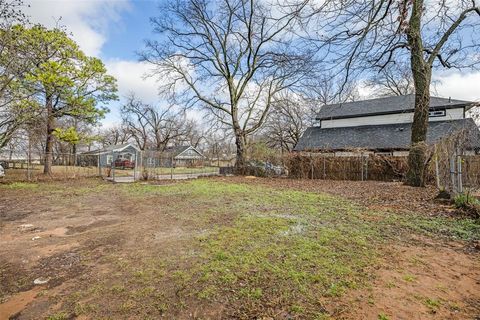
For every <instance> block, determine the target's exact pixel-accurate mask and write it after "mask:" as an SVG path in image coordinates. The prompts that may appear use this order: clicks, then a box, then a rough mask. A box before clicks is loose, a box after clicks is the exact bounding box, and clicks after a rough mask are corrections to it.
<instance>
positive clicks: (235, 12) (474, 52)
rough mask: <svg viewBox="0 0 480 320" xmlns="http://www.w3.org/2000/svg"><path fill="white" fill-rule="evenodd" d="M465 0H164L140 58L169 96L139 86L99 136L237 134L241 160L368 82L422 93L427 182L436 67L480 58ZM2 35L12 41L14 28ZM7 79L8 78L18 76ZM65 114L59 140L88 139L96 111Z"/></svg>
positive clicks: (417, 166) (288, 139)
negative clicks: (193, 113) (142, 92)
mask: <svg viewBox="0 0 480 320" xmlns="http://www.w3.org/2000/svg"><path fill="white" fill-rule="evenodd" d="M7 3H8V4H12V3H13V4H14V5H13V7H12V6H10V7H9V6H7V5H5V4H7ZM20 3H21V2H20V1H17V2H16V3H15V2H12V1H3V2H0V4H2V6H4V7H5V8H6V11H4V12H10V13H9V15H10V16H11V17H12V18H11V19H10V20H9V21H12V19H13V20H15V21H18V20H19V19H21V15H19V14H21V12H20V11H18V8H19V7H18V5H19V4H20ZM454 4H455V5H449V4H447V3H445V2H440V3H438V2H433V1H426V0H422V1H409V0H400V1H394V0H380V1H375V2H372V1H367V0H346V1H341V2H340V1H333V0H327V1H322V2H317V1H311V0H289V1H282V2H281V3H278V2H268V1H253V0H220V1H213V0H174V1H168V2H165V3H164V4H162V5H161V7H160V8H159V11H158V12H159V14H158V16H156V17H154V18H152V19H151V22H152V26H153V31H154V33H155V34H156V35H157V36H155V37H153V38H152V39H150V40H148V41H147V42H146V47H145V49H144V50H143V51H142V52H141V53H140V59H141V60H143V61H146V62H148V63H150V65H151V66H152V72H151V73H150V74H149V75H150V76H152V77H155V79H157V81H158V87H159V94H160V97H161V98H163V99H164V101H166V103H164V104H163V105H164V107H160V106H153V105H151V104H147V103H144V102H142V101H140V100H139V99H138V98H136V97H135V96H130V97H128V98H127V99H126V102H125V103H124V105H123V106H122V109H121V112H122V122H121V124H118V125H115V126H114V127H111V128H108V129H105V130H103V131H102V132H100V133H97V138H98V139H97V140H98V141H100V142H101V143H103V144H118V143H124V142H132V141H133V142H135V143H136V144H137V145H138V146H139V148H140V149H155V150H159V151H161V150H164V149H165V148H166V147H167V146H169V145H178V144H187V143H188V144H192V145H195V146H199V145H202V144H205V145H209V146H210V147H211V150H214V151H212V153H217V154H220V153H222V154H226V153H228V152H230V147H227V144H228V143H219V137H223V138H221V139H223V140H222V142H225V141H229V143H230V141H232V142H233V143H234V145H235V153H236V166H237V168H242V166H244V165H245V161H246V159H247V157H248V155H247V153H248V145H249V144H250V143H251V141H254V140H255V141H258V140H259V139H260V140H263V141H265V143H266V144H267V145H268V146H270V147H272V148H278V149H280V150H282V151H287V152H288V151H291V150H292V149H293V147H294V146H295V144H296V142H297V141H298V139H299V137H300V136H301V134H302V132H303V130H304V129H305V128H306V127H307V126H309V125H312V119H313V118H314V115H315V113H316V112H317V111H318V109H319V108H320V107H321V105H324V104H330V103H336V102H342V101H353V100H356V99H358V98H359V96H358V87H359V86H360V85H362V86H366V87H367V88H369V89H370V90H371V91H372V92H373V94H374V95H375V96H386V95H404V94H410V93H415V96H416V99H415V116H414V122H413V126H412V128H413V130H412V152H410V160H409V164H410V166H409V167H410V172H409V183H410V184H412V185H422V184H423V172H424V167H425V164H426V161H427V159H426V157H425V152H424V148H425V138H426V132H427V129H428V106H429V98H430V90H431V83H432V73H433V71H434V70H435V69H436V68H440V67H443V68H458V69H465V68H467V69H468V68H477V67H478V65H479V60H480V59H478V50H479V48H480V47H479V45H480V42H479V37H475V36H474V35H475V30H476V29H477V28H478V26H479V25H480V24H479V21H480V19H479V16H480V9H479V7H478V5H477V3H476V1H472V0H469V1H467V0H458V1H454ZM15 5H16V6H15ZM9 8H10V9H9ZM11 8H15V9H11ZM8 10H10V11H8ZM5 21H6V20H5ZM3 29H5V30H7V28H3ZM466 34H468V35H473V36H470V37H465V35H466ZM2 39H3V40H4V42H2V44H3V45H4V47H6V48H7V47H8V46H7V44H8V41H7V40H8V36H7V35H6V34H4V35H3V38H2ZM0 49H1V48H0ZM2 57H3V58H2V59H6V58H7V57H8V56H7V55H4V56H2ZM9 65H13V64H9V63H8V61H6V62H4V61H2V66H3V71H4V73H5V75H6V74H10V73H8V72H7V70H8V66H9ZM20 66H21V65H20ZM2 79H3V80H4V81H7V82H8V77H4V78H2ZM9 88H11V87H9ZM44 91H45V90H44ZM11 92H14V93H15V94H19V93H22V91H21V90H12V91H11ZM44 93H45V92H44ZM46 93H48V92H46ZM0 94H2V96H1V97H0V98H1V100H2V102H4V101H7V97H8V95H6V94H4V93H3V91H1V90H0ZM80 96H81V95H80ZM47 97H48V95H47ZM59 97H62V96H59ZM98 98H102V96H99V97H98ZM105 98H107V96H105ZM110 98H113V95H111V96H110ZM43 102H49V100H48V99H47V100H46V101H43ZM50 102H51V101H50ZM7 104H8V105H9V107H10V108H11V106H13V104H11V103H7ZM46 105H47V107H48V103H46ZM64 105H65V106H66V107H68V105H67V104H64ZM191 109H196V110H201V111H202V112H203V114H204V119H203V122H204V123H199V122H198V121H193V120H189V119H188V118H187V117H186V111H187V110H191ZM47 111H48V108H47ZM0 112H4V113H0V135H3V137H5V138H4V139H2V140H1V141H4V142H3V143H7V140H8V139H11V138H8V137H9V136H7V135H6V134H10V133H11V132H14V131H15V130H12V129H9V128H11V126H15V125H16V124H17V123H18V119H24V117H21V116H20V115H19V114H18V113H15V112H12V110H11V109H8V108H4V107H2V108H0ZM64 115H66V116H67V117H66V118H64V119H61V121H60V119H59V121H58V123H57V124H56V125H58V126H60V129H59V130H58V131H57V132H56V134H57V140H58V139H60V138H59V137H61V136H63V137H64V142H65V141H67V142H68V141H72V139H73V138H79V137H80V136H82V135H78V134H77V135H76V136H75V137H73V138H72V137H71V136H68V133H69V132H70V131H68V130H69V128H75V130H77V131H81V127H85V126H89V125H91V123H92V121H86V120H88V116H89V114H88V112H86V113H84V117H83V118H84V119H82V117H77V118H78V119H73V118H71V117H70V116H69V114H68V112H67V113H62V116H64ZM99 115H101V112H99V113H94V114H91V115H90V116H93V118H95V117H97V118H98V116H99ZM9 117H10V118H9ZM91 118H92V117H91ZM93 118H92V119H93ZM12 119H14V120H15V121H13V122H12V121H11V120H12ZM47 120H48V118H47ZM72 121H73V123H72ZM82 121H83V122H82ZM205 123H207V124H205ZM46 124H47V125H48V126H49V129H48V130H47V131H48V134H47V137H48V136H49V135H50V134H51V133H52V132H54V131H55V129H54V128H53V127H52V125H53V122H52V123H51V124H49V122H48V121H47V123H46ZM9 126H10V127H9ZM61 126H63V127H64V128H63V129H62V128H61ZM67 126H69V127H67ZM62 130H63V131H62ZM87 131H88V130H87ZM2 132H3V133H2ZM83 136H85V137H86V136H87V135H86V134H85V135H83ZM50 137H51V136H50ZM47 140H48V139H47ZM50 140H51V139H50ZM60 140H61V139H60ZM73 140H74V139H73ZM84 140H85V142H89V140H91V139H87V138H85V139H84ZM48 144H49V141H47V144H46V146H45V147H46V148H47V149H48V148H49V147H48ZM75 145H76V144H75V143H72V145H71V147H72V148H74V147H75ZM220 145H223V147H224V150H223V151H222V152H219V151H218V149H219V146H220ZM215 150H216V151H215ZM227 150H228V151H227ZM47 153H48V152H47Z"/></svg>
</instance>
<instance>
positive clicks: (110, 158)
mask: <svg viewBox="0 0 480 320" xmlns="http://www.w3.org/2000/svg"><path fill="white" fill-rule="evenodd" d="M139 153H140V150H139V149H138V148H137V147H135V146H134V145H133V144H131V143H126V144H116V145H110V146H106V147H105V148H102V149H98V150H93V151H88V152H84V153H82V155H85V156H86V155H92V156H98V159H99V161H100V166H101V167H112V166H113V164H114V165H115V167H116V168H123V169H127V168H128V169H133V168H135V163H136V161H137V158H138V157H139ZM80 159H85V157H81V158H80ZM80 161H81V160H80Z"/></svg>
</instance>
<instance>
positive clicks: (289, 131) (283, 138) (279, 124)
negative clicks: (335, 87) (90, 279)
mask: <svg viewBox="0 0 480 320" xmlns="http://www.w3.org/2000/svg"><path fill="white" fill-rule="evenodd" d="M313 118H314V113H312V108H311V107H310V105H309V103H308V100H306V99H305V98H304V97H301V96H296V95H293V94H284V95H282V97H281V98H279V99H277V101H276V102H275V104H274V105H273V107H272V110H271V112H270V115H269V117H268V120H267V122H266V123H265V128H264V129H263V130H262V135H263V136H264V139H265V141H266V143H267V145H268V146H270V147H272V148H277V149H280V150H281V151H286V152H290V151H292V150H293V148H294V147H295V145H296V144H297V142H298V140H299V139H300V137H301V135H302V134H303V131H304V130H305V129H306V127H307V126H308V125H309V124H310V123H311V119H313Z"/></svg>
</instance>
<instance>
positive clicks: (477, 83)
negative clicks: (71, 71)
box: [25, 0, 480, 126]
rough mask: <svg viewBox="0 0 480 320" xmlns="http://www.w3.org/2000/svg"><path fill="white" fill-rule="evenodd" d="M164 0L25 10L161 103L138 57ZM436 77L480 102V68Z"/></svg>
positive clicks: (50, 2)
mask: <svg viewBox="0 0 480 320" xmlns="http://www.w3.org/2000/svg"><path fill="white" fill-rule="evenodd" d="M161 1H168V0H135V1H133V0H27V1H25V3H26V4H29V5H30V8H28V9H26V10H25V11H26V13H27V14H28V15H29V16H30V20H31V21H32V22H34V23H41V24H43V25H45V26H47V27H54V26H55V25H57V24H60V25H63V26H65V27H66V28H67V29H68V31H70V32H71V33H72V35H73V38H74V40H75V41H77V43H78V44H79V45H80V47H81V48H82V49H83V51H84V52H85V53H86V54H88V55H91V56H96V57H99V58H101V59H102V60H103V62H104V63H105V64H106V66H107V68H108V70H109V73H110V74H111V75H113V76H114V77H116V78H117V80H118V86H119V95H120V96H125V95H127V94H128V93H129V92H135V93H136V94H137V96H139V97H140V98H142V99H144V100H145V101H146V102H152V103H155V102H159V101H158V97H157V90H156V85H155V81H154V80H153V79H144V78H143V75H144V74H145V72H147V71H148V68H149V67H148V66H147V65H144V64H142V63H140V62H138V58H137V56H136V53H135V52H136V51H138V50H141V49H142V48H143V43H144V40H145V39H148V38H151V37H152V36H153V34H152V32H151V29H152V28H151V26H150V22H149V18H150V17H152V16H155V14H156V12H157V7H158V4H159V3H160V2H161ZM434 78H435V79H436V80H439V81H440V84H438V85H437V91H438V94H439V95H440V96H443V97H452V98H455V99H464V100H470V101H480V72H459V71H457V70H442V71H439V72H436V73H434ZM120 105H121V101H118V102H114V103H111V104H110V106H109V107H110V110H111V112H110V113H109V114H108V115H107V117H106V118H105V119H104V120H103V123H104V125H106V126H108V125H111V124H113V123H115V122H118V121H119V118H120V117H119V107H120Z"/></svg>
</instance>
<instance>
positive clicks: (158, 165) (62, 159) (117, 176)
mask: <svg viewBox="0 0 480 320" xmlns="http://www.w3.org/2000/svg"><path fill="white" fill-rule="evenodd" d="M45 160H46V156H45V154H39V153H28V152H23V153H22V152H14V151H11V150H3V151H2V152H1V153H0V165H1V166H2V167H3V168H4V173H5V174H4V176H3V177H2V178H1V179H2V180H3V181H36V180H42V179H71V178H81V177H102V178H104V179H106V180H110V181H114V182H133V181H138V180H165V179H189V178H197V177H202V176H212V175H218V174H219V162H218V161H210V160H209V159H207V158H206V157H204V156H203V155H195V154H194V155H188V154H185V155H177V154H174V153H170V152H159V151H138V150H137V149H135V148H129V147H127V148H123V149H121V150H115V149H113V150H107V151H105V150H101V151H92V152H84V153H79V154H71V153H52V166H51V169H50V173H49V174H47V175H46V174H44V167H45Z"/></svg>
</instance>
